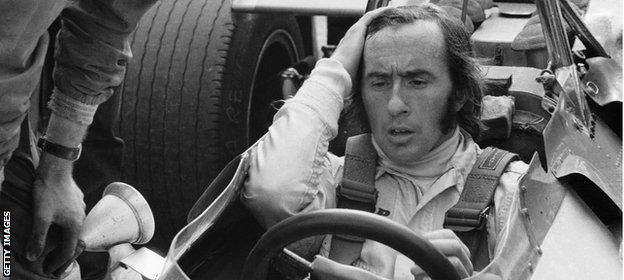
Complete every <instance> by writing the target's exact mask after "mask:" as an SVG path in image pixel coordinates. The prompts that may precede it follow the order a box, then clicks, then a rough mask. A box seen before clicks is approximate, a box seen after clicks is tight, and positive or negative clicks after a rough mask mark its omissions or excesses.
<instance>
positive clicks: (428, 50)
mask: <svg viewBox="0 0 624 280" xmlns="http://www.w3.org/2000/svg"><path fill="white" fill-rule="evenodd" d="M444 55H445V46H444V38H443V34H442V32H441V30H440V28H439V27H438V26H437V25H436V24H435V23H433V22H429V21H417V22H416V23H414V24H404V25H400V26H397V27H387V28H384V29H382V30H380V31H379V32H377V33H376V34H374V35H373V36H372V37H371V38H369V39H368V40H366V43H365V46H364V53H363V61H364V65H363V67H364V68H363V72H362V84H361V89H362V98H363V100H364V107H365V109H366V112H367V115H368V120H369V122H370V126H371V129H372V133H373V137H374V138H375V141H376V142H377V144H378V145H379V146H380V148H381V149H382V150H383V152H384V153H385V154H386V155H387V156H388V157H389V158H390V159H391V160H392V161H394V162H395V163H399V164H409V163H410V162H413V161H417V160H418V159H420V158H421V157H422V156H424V155H425V154H427V153H428V152H429V151H431V150H432V149H433V148H435V147H437V146H438V145H439V144H440V143H442V142H443V141H444V140H446V139H447V138H448V137H449V136H450V135H451V133H444V132H443V129H442V127H443V126H442V121H443V117H444V114H446V112H447V102H448V100H449V96H450V95H451V91H452V89H453V84H452V82H451V76H450V73H449V70H448V67H447V62H446V59H445V57H444Z"/></svg>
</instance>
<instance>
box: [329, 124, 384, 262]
mask: <svg viewBox="0 0 624 280" xmlns="http://www.w3.org/2000/svg"><path fill="white" fill-rule="evenodd" d="M376 168H377V152H376V151H375V148H374V147H373V144H372V142H371V135H370V134H360V135H357V136H353V137H349V138H348V139H347V144H346V150H345V163H344V172H343V177H342V182H341V184H340V186H338V188H337V189H336V200H337V207H338V208H347V209H356V210H361V211H367V212H374V211H375V205H376V204H377V189H375V172H376ZM363 243H364V239H363V238H359V237H354V236H348V235H337V234H334V235H333V236H332V241H331V247H330V250H329V258H330V259H332V260H334V261H336V262H339V263H342V264H348V265H350V264H352V263H353V262H354V261H356V260H357V259H358V258H359V257H360V253H361V251H362V245H363Z"/></svg>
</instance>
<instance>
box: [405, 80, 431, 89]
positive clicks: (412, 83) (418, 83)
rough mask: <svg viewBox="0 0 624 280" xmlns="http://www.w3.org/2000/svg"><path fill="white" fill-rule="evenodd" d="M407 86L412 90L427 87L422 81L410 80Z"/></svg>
mask: <svg viewBox="0 0 624 280" xmlns="http://www.w3.org/2000/svg"><path fill="white" fill-rule="evenodd" d="M409 85H410V86H411V87H414V88H424V87H426V86H427V81H426V80H423V79H412V80H410V81H409Z"/></svg>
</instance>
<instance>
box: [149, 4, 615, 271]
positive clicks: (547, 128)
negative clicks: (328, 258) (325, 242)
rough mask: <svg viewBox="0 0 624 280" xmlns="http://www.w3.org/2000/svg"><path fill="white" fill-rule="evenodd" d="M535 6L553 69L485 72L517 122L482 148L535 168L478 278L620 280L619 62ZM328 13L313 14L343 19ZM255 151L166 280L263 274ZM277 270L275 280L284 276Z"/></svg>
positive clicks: (176, 243) (175, 249)
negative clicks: (254, 205)
mask: <svg viewBox="0 0 624 280" xmlns="http://www.w3.org/2000/svg"><path fill="white" fill-rule="evenodd" d="M241 2H245V1H241ZM247 2H248V1H247ZM257 2H262V1H257ZM265 2H267V1H265ZM269 2H270V1H269ZM303 2H306V1H302V4H301V5H302V6H301V7H298V8H293V10H288V9H286V10H284V9H283V7H282V6H280V5H279V4H278V3H276V2H271V3H274V4H275V5H276V7H277V6H279V7H277V8H276V7H273V9H272V8H271V6H270V5H269V6H265V8H266V9H265V12H266V11H268V12H276V11H277V12H282V13H283V12H310V13H312V11H311V8H309V7H308V8H309V9H308V8H306V7H304V6H305V5H304V4H305V3H303ZM352 2H353V1H344V2H341V5H342V6H340V7H337V6H335V5H334V6H335V7H336V9H341V11H343V12H344V11H348V12H349V13H358V11H359V10H358V9H353V8H349V7H346V6H348V4H349V3H352ZM369 2H371V1H369ZM372 2H375V1H372ZM382 2H383V1H382ZM245 3H246V2H245ZM306 3H307V2H306ZM315 3H316V2H315ZM308 4H309V3H308ZM369 4H370V3H369ZM383 4H387V3H383ZM284 5H286V4H284ZM293 5H294V4H293ZM310 5H311V4H310ZM316 5H318V3H316ZM345 5H346V6H345ZM375 5H376V4H373V5H372V6H375ZM295 6H296V5H295ZM334 6H331V5H329V4H328V7H334ZM369 6H370V5H369ZM234 7H238V8H240V7H241V6H236V3H235V5H234ZM267 7H268V8H267ZM311 7H318V6H314V5H312V6H311ZM535 7H536V10H537V12H538V13H539V15H540V19H541V24H542V30H543V34H544V37H545V38H546V45H547V53H546V54H547V56H548V58H549V62H548V63H547V64H545V65H546V67H545V69H541V68H535V67H526V66H524V67H519V66H484V68H483V72H484V73H485V76H486V79H487V80H488V81H497V82H498V84H503V90H502V91H497V92H490V94H498V95H500V94H503V95H509V96H513V97H514V99H515V113H514V117H513V127H512V132H511V136H510V137H508V138H505V139H489V140H483V141H481V142H480V143H479V144H480V145H482V146H490V145H492V146H497V147H499V148H503V149H507V150H510V151H513V152H516V153H518V154H519V155H520V157H521V158H522V159H523V160H524V161H526V162H529V169H528V171H527V173H526V175H525V176H524V177H523V179H522V181H521V183H520V186H521V187H520V189H518V190H517V192H516V193H515V195H514V198H513V203H512V204H511V205H512V206H511V207H512V208H513V209H514V211H510V213H511V214H510V215H509V217H507V227H506V228H505V229H504V230H503V234H502V238H501V239H500V240H499V244H501V245H500V246H498V251H497V252H495V254H494V256H493V258H492V259H491V261H490V264H489V265H488V266H486V267H485V268H484V269H483V270H482V271H480V272H479V273H476V274H475V275H473V276H472V277H471V278H474V279H481V278H482V277H485V276H488V275H495V276H497V277H499V278H501V279H621V278H622V220H621V219H622V167H621V165H622V138H621V137H622V133H621V118H622V84H621V77H622V76H621V75H622V68H621V64H619V62H617V61H615V60H613V59H611V58H609V57H608V54H607V53H606V51H604V49H602V47H601V45H600V43H598V41H596V40H595V38H594V37H593V36H592V34H591V33H589V31H588V30H587V29H586V28H584V25H583V23H582V22H581V21H580V20H579V18H578V16H577V17H574V15H573V14H572V13H571V12H570V11H569V10H568V8H569V3H567V2H566V0H562V1H559V0H542V1H537V3H536V6H535ZM247 9H252V8H247ZM280 9H281V10H280ZM328 9H329V10H331V8H325V9H323V8H316V10H314V11H313V12H314V13H324V14H331V13H333V12H339V11H334V10H331V11H328ZM254 11H256V12H258V11H260V10H254ZM323 11H325V12H323ZM361 12H363V10H362V11H361ZM563 18H565V19H566V20H567V22H568V24H569V25H570V26H571V28H572V31H573V32H574V33H575V34H576V35H577V37H579V38H580V39H581V40H582V43H583V45H584V47H585V50H584V51H583V52H575V55H573V52H572V51H571V48H570V44H569V40H568V39H569V38H568V36H567V34H566V32H565V30H564V26H563ZM482 26H484V27H487V25H486V24H484V25H482ZM476 34H479V33H476ZM479 36H481V35H479ZM583 54H584V55H583ZM532 59H535V57H533V58H532ZM526 61H529V60H526ZM526 61H525V62H526ZM253 147H254V146H252V147H250V148H249V149H247V150H246V151H245V152H243V153H242V154H241V155H239V156H238V157H237V158H235V159H234V160H232V161H231V162H230V163H229V164H228V165H227V166H226V167H225V168H224V169H223V170H222V171H221V173H220V174H219V175H218V176H217V177H216V179H215V180H214V181H213V182H212V183H211V184H210V186H208V187H207V188H206V190H205V192H204V193H203V195H202V196H201V197H200V198H199V200H198V201H197V202H196V204H195V205H194V206H193V208H192V209H191V211H190V213H189V215H188V221H189V223H188V225H187V226H186V227H184V228H183V229H182V230H181V231H180V232H179V233H178V234H177V235H176V236H175V238H174V239H173V241H172V243H171V247H170V249H169V252H168V254H167V256H166V262H165V265H164V268H163V269H162V271H161V273H160V275H159V276H158V279H238V278H239V277H241V273H242V272H243V271H244V270H245V269H247V268H246V266H253V265H255V264H253V263H251V264H250V263H247V264H246V263H245V260H246V258H247V255H248V254H249V252H250V251H251V250H252V248H253V247H254V244H256V242H257V241H258V239H260V237H261V236H262V234H263V233H264V232H265V229H263V228H262V227H261V226H260V225H259V224H258V223H257V222H256V221H255V218H254V216H253V215H252V214H251V213H249V211H248V210H247V209H246V208H245V207H244V206H243V205H242V203H241V202H240V201H239V197H240V194H241V192H242V187H243V182H244V181H245V178H246V171H247V169H248V167H249V157H250V152H251V150H252V149H253ZM347 214H348V213H347ZM156 230H158V229H156ZM330 233H331V232H327V234H330ZM275 250H276V251H275V252H278V251H281V248H277V249H275ZM302 263H303V264H301V265H300V267H303V270H304V271H305V270H306V265H305V264H306V262H305V261H302ZM265 272H266V271H264V272H263V273H265ZM271 273H273V274H271ZM274 273H276V272H274V271H273V272H269V274H268V276H266V277H267V279H275V278H276V277H280V276H279V275H278V274H274ZM263 277H264V275H263ZM261 278H262V277H260V278H258V279H261Z"/></svg>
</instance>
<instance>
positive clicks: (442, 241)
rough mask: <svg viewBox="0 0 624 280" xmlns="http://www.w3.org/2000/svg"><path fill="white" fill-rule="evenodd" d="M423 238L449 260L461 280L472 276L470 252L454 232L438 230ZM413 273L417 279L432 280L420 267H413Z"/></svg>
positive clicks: (426, 234) (428, 233)
mask: <svg viewBox="0 0 624 280" xmlns="http://www.w3.org/2000/svg"><path fill="white" fill-rule="evenodd" d="M423 236H424V237H425V238H427V239H428V240H429V241H430V242H431V243H432V244H433V246H435V247H436V248H437V249H438V250H440V252H442V254H444V255H445V256H446V257H447V258H448V259H449V261H450V262H451V264H453V266H454V267H455V269H456V270H457V272H458V273H459V276H460V277H461V278H466V277H469V276H471V275H472V272H473V267H472V262H471V261H470V250H468V247H466V245H464V243H463V242H461V240H460V239H459V237H457V235H455V233H454V232H453V231H452V230H449V229H441V230H436V231H432V232H427V233H425V234H423ZM411 272H412V274H413V275H414V278H415V279H430V278H429V277H428V276H427V274H426V273H425V272H424V271H423V270H422V269H421V268H420V267H419V266H414V267H412V269H411Z"/></svg>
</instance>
